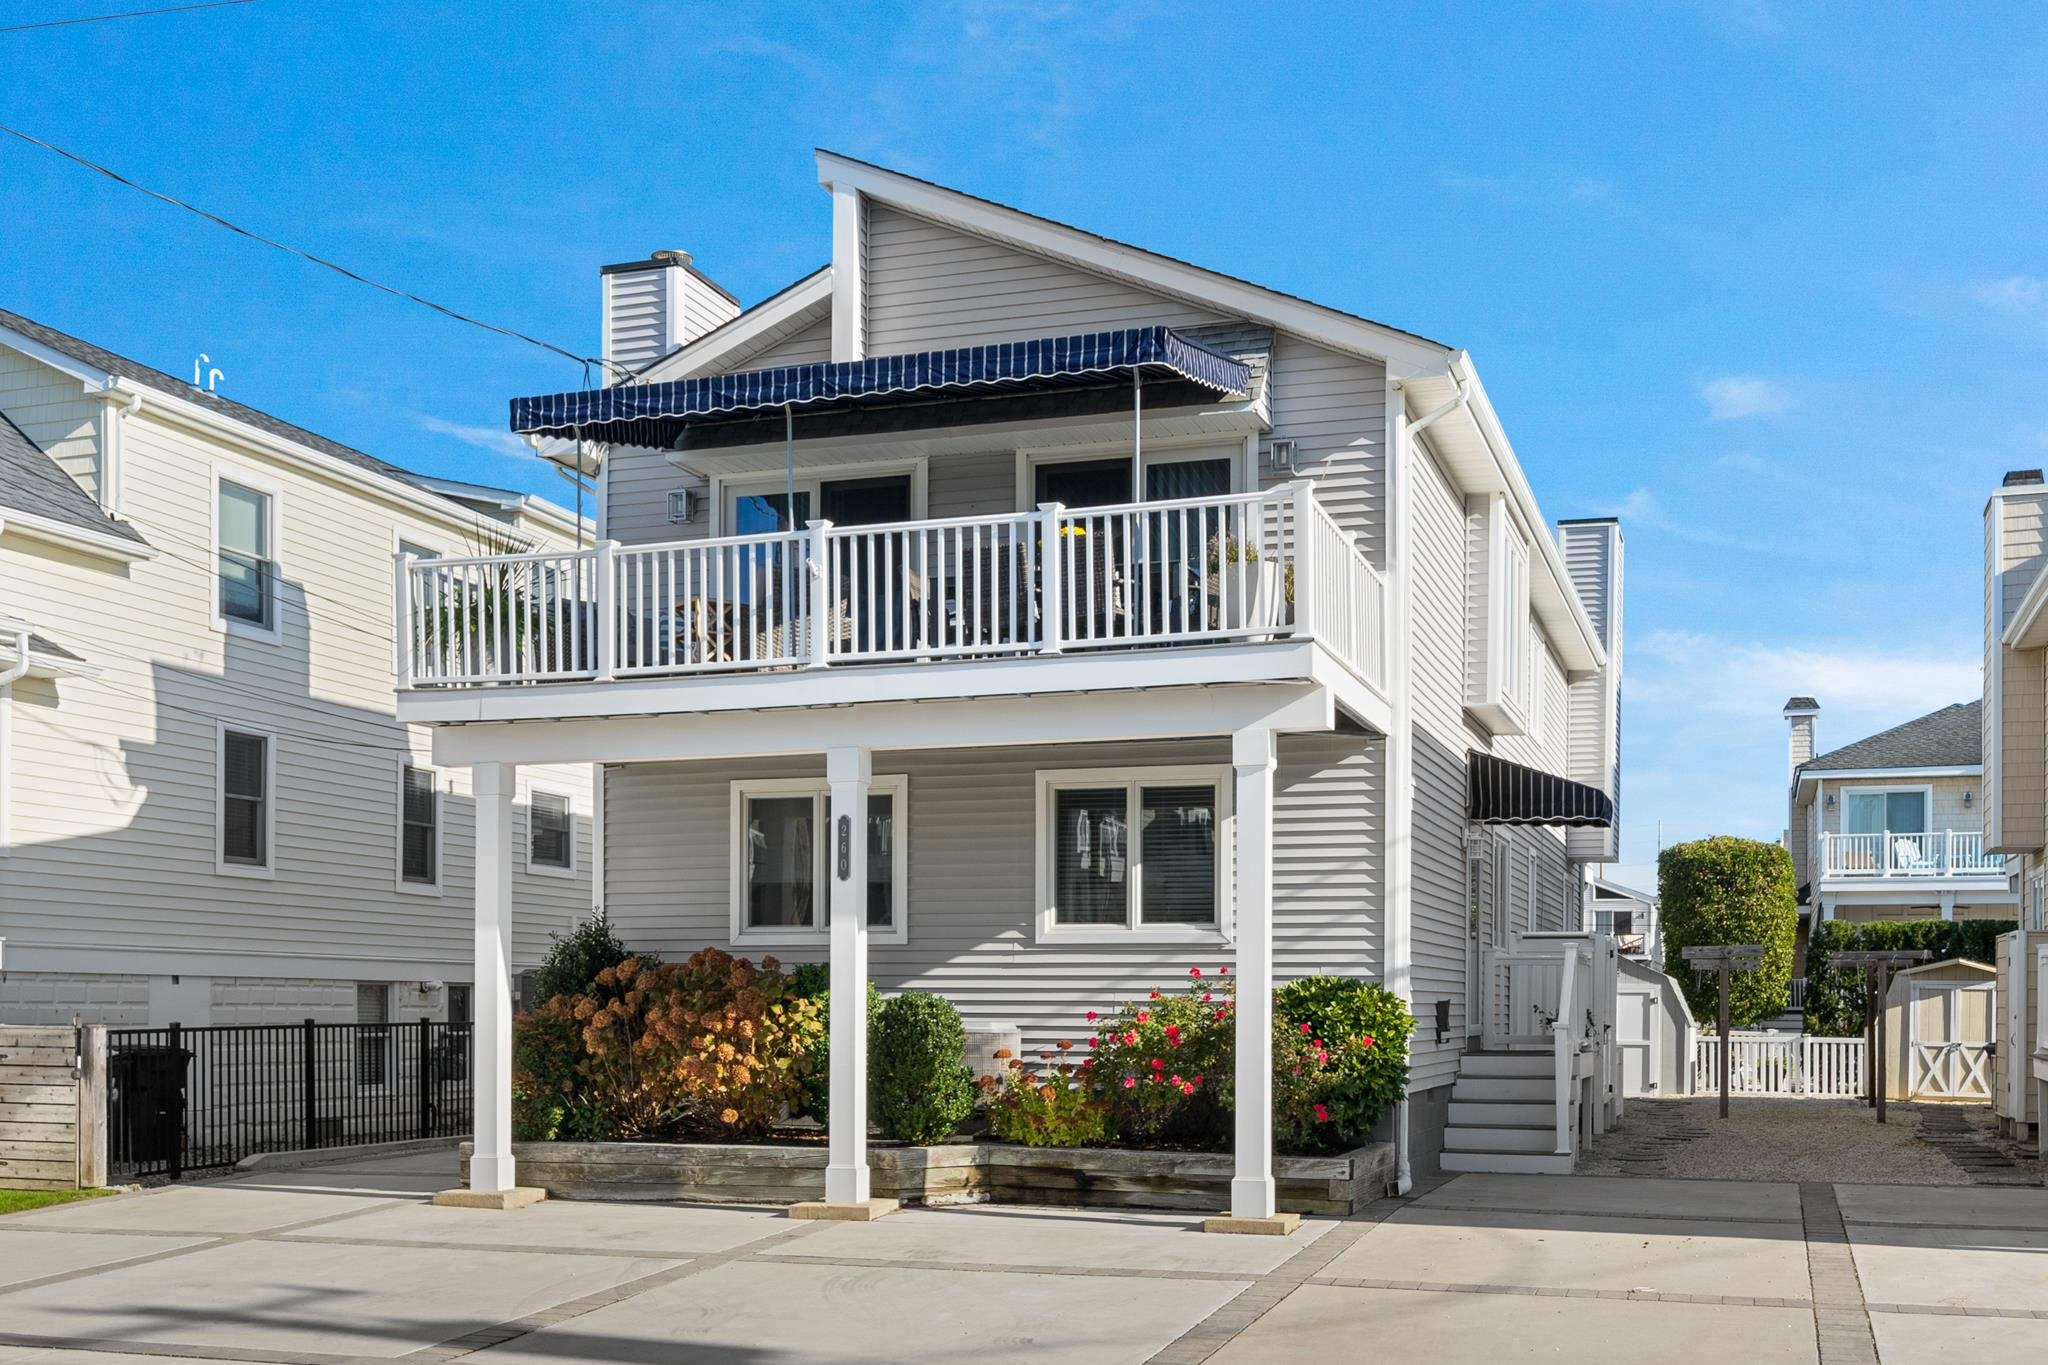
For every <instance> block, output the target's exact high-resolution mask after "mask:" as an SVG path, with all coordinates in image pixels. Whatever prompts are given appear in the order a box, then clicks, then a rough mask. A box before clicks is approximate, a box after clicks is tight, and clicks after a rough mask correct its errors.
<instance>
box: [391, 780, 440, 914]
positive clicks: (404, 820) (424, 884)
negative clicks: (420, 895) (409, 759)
mask: <svg viewBox="0 0 2048 1365" xmlns="http://www.w3.org/2000/svg"><path fill="white" fill-rule="evenodd" d="M398 881H399V885H400V886H402V887H404V888H406V889H408V890H414V891H422V890H424V891H434V890H438V889H439V888H440V885H441V790H440V775H439V774H437V773H436V772H435V771H434V770H433V769H432V768H423V767H419V766H417V765H415V764H412V763H401V764H400V765H399V768H398Z"/></svg>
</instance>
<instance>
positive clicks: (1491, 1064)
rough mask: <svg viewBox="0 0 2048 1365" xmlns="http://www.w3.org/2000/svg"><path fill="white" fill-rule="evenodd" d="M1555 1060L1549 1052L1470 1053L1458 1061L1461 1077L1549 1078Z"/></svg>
mask: <svg viewBox="0 0 2048 1365" xmlns="http://www.w3.org/2000/svg"><path fill="white" fill-rule="evenodd" d="M1552 1062H1553V1058H1552V1057H1551V1054H1549V1053H1548V1052H1468V1053H1466V1054H1465V1055H1464V1056H1463V1057H1460V1058H1459V1059H1458V1074H1459V1075H1460V1076H1491V1077H1504V1076H1505V1077H1513V1076H1548V1075H1549V1074H1550V1072H1551V1066H1552Z"/></svg>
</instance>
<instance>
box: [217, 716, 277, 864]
mask: <svg viewBox="0 0 2048 1365" xmlns="http://www.w3.org/2000/svg"><path fill="white" fill-rule="evenodd" d="M230 731H232V732H233V733H235V734H238V735H254V736H257V737H259V738H261V739H262V741H263V861H262V862H261V863H231V862H229V861H228V854H227V813H228V798H227V777H228V734H229V732H230ZM213 870H214V872H215V873H216V874H217V875H219V876H222V877H257V878H271V877H275V876H276V875H277V735H276V733H275V732H274V731H270V730H265V729H263V728H262V727H260V726H256V725H244V724H241V723H240V722H239V721H231V720H218V721H215V722H214V742H213Z"/></svg>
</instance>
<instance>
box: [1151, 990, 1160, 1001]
mask: <svg viewBox="0 0 2048 1365" xmlns="http://www.w3.org/2000/svg"><path fill="white" fill-rule="evenodd" d="M1152 998H1153V999H1154V1000H1157V999H1158V998H1159V992H1158V991H1154V992H1152Z"/></svg>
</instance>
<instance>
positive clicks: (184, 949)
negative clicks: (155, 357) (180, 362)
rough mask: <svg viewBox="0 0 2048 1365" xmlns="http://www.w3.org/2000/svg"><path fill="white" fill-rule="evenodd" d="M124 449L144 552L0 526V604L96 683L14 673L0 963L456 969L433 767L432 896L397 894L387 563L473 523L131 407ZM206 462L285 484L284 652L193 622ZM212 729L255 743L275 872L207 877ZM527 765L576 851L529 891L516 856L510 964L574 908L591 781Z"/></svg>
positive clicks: (424, 748)
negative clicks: (399, 551) (41, 958)
mask: <svg viewBox="0 0 2048 1365" xmlns="http://www.w3.org/2000/svg"><path fill="white" fill-rule="evenodd" d="M125 452H126V454H125V464H126V474H125V481H124V482H125V489H126V491H125V506H126V511H127V514H128V516H129V518H130V519H131V520H132V521H133V522H134V524H135V525H136V526H137V527H138V528H139V529H141V530H142V531H143V533H144V534H145V535H146V536H147V537H148V539H149V542H150V544H151V545H153V546H154V547H156V548H157V549H158V550H159V551H160V553H159V556H158V557H157V558H156V559H153V560H149V561H145V562H142V563H137V564H133V565H129V566H126V567H122V566H118V565H115V564H112V563H110V562H108V561H104V560H99V559H94V558H90V557H87V556H84V555H79V554H75V553H71V552H68V551H62V550H52V549H49V548H47V547H44V546H41V545H40V544H39V543H37V542H32V541H27V540H23V539H21V538H18V537H15V536H13V535H11V534H10V535H0V602H6V603H9V604H13V606H14V608H15V609H16V610H25V611H27V612H28V613H29V614H30V615H32V617H33V618H34V623H35V625H36V626H37V627H38V628H39V629H40V630H42V631H43V632H44V633H45V634H47V635H49V636H50V637H52V638H53V639H56V640H58V641H60V642H61V643H63V644H64V645H66V646H67V647H69V648H71V649H73V650H75V651H76V652H77V653H79V654H80V655H82V656H84V657H85V658H86V659H87V660H88V661H89V662H91V663H92V664H94V665H95V666H97V667H99V668H100V669H101V670H103V671H102V672H101V674H100V675H99V676H97V677H90V678H67V679H62V680H58V681H55V682H52V681H50V680H47V679H24V680H22V681H21V682H18V683H16V684H15V697H16V703H17V704H16V706H15V708H14V754H13V768H14V789H13V797H14V800H13V816H14V819H13V834H14V846H13V848H12V850H11V852H9V853H7V854H6V855H5V856H4V857H0V926H4V932H5V934H6V936H7V939H8V944H7V953H8V962H9V965H10V966H14V967H19V968H21V969H24V970H30V969H32V964H33V963H34V962H35V960H36V959H37V956H38V955H39V954H44V953H50V952H70V953H87V954H106V955H108V959H109V962H110V963H111V962H112V961H113V960H114V959H116V958H118V959H120V960H121V961H123V962H128V963H130V964H133V963H134V962H135V961H136V960H137V959H138V958H148V959H149V960H150V961H151V962H153V963H154V964H155V965H154V967H153V970H155V971H159V972H165V973H173V972H190V973H193V974H200V975H203V974H207V973H208V972H209V971H212V972H216V973H219V972H220V969H219V968H218V967H215V966H213V965H211V964H212V963H213V962H214V961H216V960H218V959H220V958H222V957H233V958H235V959H237V960H239V961H240V962H241V963H242V964H243V965H242V966H241V967H239V968H237V969H236V972H235V973H234V974H240V975H261V974H264V973H263V972H262V971H261V969H260V964H261V963H262V962H265V961H270V960H282V959H285V958H291V957H294V956H298V957H303V958H308V959H317V960H318V961H319V962H320V963H322V964H325V965H326V966H327V967H328V968H329V969H331V970H332V971H333V972H334V973H335V974H337V975H338V976H342V977H355V976H365V977H366V978H367V979H388V972H389V971H390V970H394V969H397V968H399V967H400V965H401V964H412V965H414V966H425V965H428V964H432V965H434V966H435V968H436V969H435V970H434V971H431V972H424V973H422V975H421V976H420V978H419V979H426V978H428V977H436V976H438V977H442V978H444V979H451V980H468V979H469V976H470V964H471V963H472V962H473V960H474V956H473V948H472V918H473V916H472V911H471V909H470V896H471V892H472V887H473V879H472V867H471V863H472V858H471V851H470V850H471V848H472V841H471V835H472V829H473V821H474V812H473V808H472V803H471V801H470V798H469V794H468V786H467V776H466V774H464V773H460V772H450V773H447V774H444V790H450V789H451V788H452V791H451V794H450V795H449V796H448V798H447V799H446V800H444V802H443V836H442V852H443V858H442V866H443V880H442V894H441V895H440V896H439V897H433V896H424V895H414V894H408V893H403V892H400V891H399V890H398V888H397V876H398V852H397V839H398V763H399V756H400V754H401V753H402V752H405V751H410V752H412V753H415V754H418V755H420V756H422V757H424V756H425V755H427V754H428V752H429V750H430V747H431V746H430V741H429V737H428V735H427V732H426V731H425V730H424V729H413V730H411V731H410V732H409V731H408V729H407V727H405V726H402V725H400V724H399V723H398V721H397V719H396V716H395V706H396V702H395V697H394V693H393V686H394V679H393V674H392V667H393V646H392V641H393V621H392V590H391V552H392V549H393V546H394V542H395V539H396V538H397V537H399V536H403V537H404V538H406V539H408V540H411V541H414V542H416V543H427V544H433V545H439V546H445V547H447V548H448V549H450V550H452V551H458V552H459V551H460V550H461V549H463V548H464V547H465V544H466V537H467V536H468V535H470V534H472V533H473V532H472V531H471V527H472V525H473V523H472V520H471V518H470V517H469V515H468V514H467V513H466V512H465V511H463V510H462V509H460V508H459V507H457V506H456V505H455V504H452V503H451V504H449V505H448V510H447V513H446V514H445V515H443V516H440V517H435V516H433V515H432V514H429V513H425V512H421V511H418V510H415V509H413V508H411V507H409V506H404V505H401V504H398V503H395V502H387V501H385V500H384V499H383V498H382V497H381V496H379V495H376V494H373V493H370V492H368V491H366V490H363V489H362V488H360V487H359V486H356V485H354V484H352V483H346V482H342V481H339V480H335V479H331V478H329V477H327V476H325V475H324V474H316V473H313V472H311V471H309V470H308V469H306V468H305V467H302V466H298V465H296V464H291V463H288V462H286V461H283V460H278V459H274V458H272V457H270V456H267V455H263V454H259V453H257V451H256V450H255V449H254V448H253V447H250V448H244V447H240V446H236V445H233V444H230V443H228V442H227V441H225V440H222V439H219V438H217V437H215V436H213V435H211V434H202V433H199V432H196V431H194V430H192V429H190V428H187V427H184V426H181V425H174V424H173V423H171V422H169V421H166V420H162V419H161V418H159V417H158V416H156V415H154V413H153V410H152V408H151V407H150V406H148V405H145V406H144V407H143V409H142V410H141V412H140V413H138V414H137V415H136V416H134V417H132V418H129V419H128V425H127V429H126V435H125ZM216 464H219V465H220V466H222V468H223V471H224V472H227V473H229V474H230V476H231V477H232V476H233V474H235V473H240V474H242V475H243V476H244V477H246V478H250V479H251V480H252V481H253V480H260V481H261V482H262V483H263V484H265V485H275V486H277V487H278V488H279V490H280V493H279V498H280V508H281V510H280V514H279V520H278V523H277V524H278V535H277V542H278V553H279V557H280V558H279V563H280V578H281V585H280V588H279V594H278V599H279V607H280V618H281V621H282V626H283V631H282V640H281V641H280V642H278V643H272V642H269V641H265V640H257V639H252V638H249V637H247V636H243V635H238V634H232V633H223V632H222V631H220V630H218V629H217V628H216V627H215V626H214V625H213V623H212V619H211V614H212V604H213V601H214V594H215V591H216V583H215V565H214V563H213V561H212V551H211V525H212V500H213V476H214V468H215V465H216ZM520 529H521V530H522V532H525V533H528V534H535V535H539V536H542V537H547V538H552V535H553V533H552V531H550V530H547V529H543V528H540V527H537V526H534V525H526V526H522V527H521V528H520ZM220 721H225V722H228V723H230V724H236V725H241V726H246V727H248V728H251V729H255V730H261V731H265V732H268V733H271V734H272V735H274V736H275V738H274V740H273V744H274V746H275V747H274V752H275V760H276V763H275V766H276V783H275V787H274V790H273V791H272V793H271V804H272V807H273V809H274V810H275V837H274V839H273V844H272V855H273V862H274V865H275V869H276V870H275V876H273V877H271V878H269V879H256V878H248V877H237V876H226V875H221V874H219V873H217V872H216V870H215V856H216V836H215V829H216V825H215V821H216V813H215V772H216V746H217V722H220ZM530 775H531V776H534V777H537V778H538V779H539V780H540V781H542V782H543V784H545V785H548V786H551V787H554V788H556V789H559V790H565V791H568V792H570V793H571V794H572V798H573V800H574V801H575V804H576V810H577V817H578V827H579V838H580V840H581V841H582V845H583V847H582V848H581V850H580V852H579V861H578V867H579V869H580V872H579V875H578V876H576V877H574V878H557V877H545V876H529V875H528V874H526V872H525V871H524V870H523V858H522V859H520V861H519V863H518V868H517V870H516V872H515V898H516V905H517V910H518V913H517V919H516V923H517V926H518V927H517V941H516V945H515V948H516V954H517V960H519V961H521V962H525V963H531V962H534V961H536V960H537V959H538V957H539V956H540V955H541V953H542V952H544V951H545V948H546V944H547V939H548V935H549V934H550V933H551V932H555V931H559V930H561V929H563V928H566V927H568V926H570V925H572V924H573V923H574V922H575V921H576V919H577V918H578V917H579V916H580V915H582V914H584V913H587V910H588V908H589V905H590V883H589V875H588V874H589V868H590V857H589V854H590V849H589V847H588V841H589V828H590V822H591V814H592V809H591V797H590V776H589V769H588V767H587V766H584V765H576V766H572V767H564V768H550V769H535V770H534V771H533V773H532V774H530ZM520 818H521V825H522V829H523V810H522V812H521V817H520ZM105 969H106V970H109V971H111V970H117V969H118V970H150V969H151V968H145V967H142V966H136V965H129V966H126V967H120V968H117V967H116V966H113V965H109V966H107V967H106V968H105ZM223 974H224V973H223ZM301 974H303V973H301Z"/></svg>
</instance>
